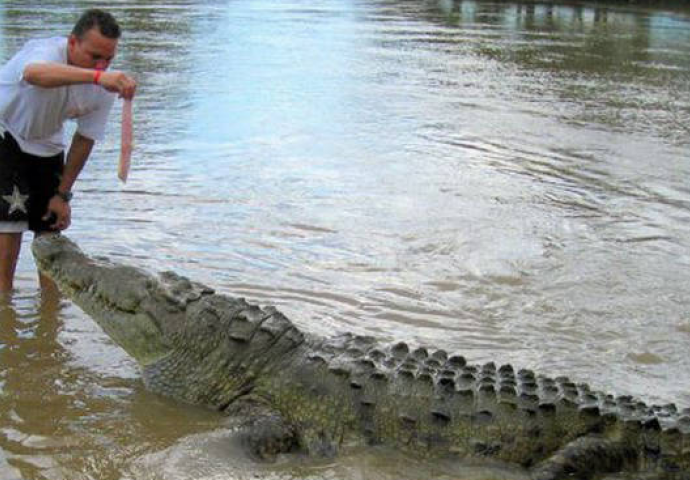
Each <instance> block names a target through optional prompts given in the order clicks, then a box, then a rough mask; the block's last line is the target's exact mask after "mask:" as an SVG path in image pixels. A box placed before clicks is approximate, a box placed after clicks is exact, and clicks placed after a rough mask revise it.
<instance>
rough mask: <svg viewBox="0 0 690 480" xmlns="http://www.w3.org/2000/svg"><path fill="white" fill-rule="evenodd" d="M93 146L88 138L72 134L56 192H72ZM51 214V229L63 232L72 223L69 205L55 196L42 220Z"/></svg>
mask: <svg viewBox="0 0 690 480" xmlns="http://www.w3.org/2000/svg"><path fill="white" fill-rule="evenodd" d="M93 145H94V141H93V140H91V139H90V138H87V137H85V136H83V135H81V134H80V133H79V132H77V133H75V134H74V137H73V138H72V145H71V146H70V149H69V152H68V153H67V161H66V162H65V169H64V171H63V172H62V178H61V179H60V185H59V186H58V192H60V193H66V192H69V191H71V190H72V186H73V185H74V182H76V181H77V177H78V176H79V173H81V171H82V169H83V168H84V165H86V161H87V160H88V159H89V155H90V154H91V150H92V149H93ZM51 213H54V214H55V222H54V223H53V224H52V225H51V228H57V229H58V230H65V229H66V228H67V227H69V225H70V223H71V222H72V209H71V208H70V206H69V203H67V202H66V201H64V200H63V199H62V198H61V197H60V196H59V195H57V194H56V195H55V196H53V198H51V199H50V202H49V203H48V211H47V212H46V214H45V216H44V217H43V219H44V220H48V219H49V218H50V215H51Z"/></svg>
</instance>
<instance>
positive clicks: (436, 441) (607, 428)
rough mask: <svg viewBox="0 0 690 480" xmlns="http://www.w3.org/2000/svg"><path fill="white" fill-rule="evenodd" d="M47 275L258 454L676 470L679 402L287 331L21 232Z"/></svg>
mask: <svg viewBox="0 0 690 480" xmlns="http://www.w3.org/2000/svg"><path fill="white" fill-rule="evenodd" d="M33 252H34V256H35V258H36V261H37V263H38V265H39V268H40V269H41V270H42V271H43V272H44V273H45V274H47V275H49V276H50V277H52V278H53V279H54V280H55V281H56V282H57V284H58V285H59V287H60V289H61V290H62V291H63V292H64V293H65V294H67V295H69V296H70V297H71V298H72V299H73V300H74V302H75V303H76V304H77V305H79V306H80V307H81V308H82V309H83V310H84V311H85V312H86V313H88V314H89V315H91V316H92V317H93V318H94V320H95V321H96V322H98V324H99V325H100V326H101V327H102V328H103V330H104V331H105V332H106V333H107V334H108V335H110V336H111V337H112V338H113V339H114V340H115V341H116V342H117V343H118V344H119V345H120V346H122V348H123V349H124V350H126V351H127V352H128V353H129V354H130V355H132V356H133V357H134V358H135V359H136V360H137V362H138V363H139V364H140V365H141V368H142V376H143V380H144V382H145V384H146V386H147V388H149V389H150V390H152V391H154V392H157V393H159V394H161V395H165V396H167V397H171V398H174V399H177V400H180V401H183V402H187V403H192V404H199V405H206V406H208V407H211V408H214V409H217V410H220V411H224V412H226V413H229V414H233V415H236V416H238V417H240V418H242V419H243V420H242V425H243V429H242V431H243V432H244V435H245V437H246V440H247V444H248V445H249V447H250V448H251V450H252V452H253V453H255V454H256V455H258V456H259V457H262V458H271V457H272V456H273V455H275V454H276V453H279V452H284V451H290V450H293V449H295V448H301V449H302V450H303V451H306V452H308V453H311V454H315V455H334V454H335V453H337V451H338V450H339V449H340V448H342V447H344V446H350V445H372V444H382V445H391V446H394V447H397V448H400V449H404V450H406V451H409V452H410V453H412V454H414V455H417V456H420V457H440V456H443V457H447V456H457V457H458V458H467V457H473V456H474V457H476V456H481V457H489V458H492V459H495V460H500V461H503V462H511V463H514V464H518V465H521V466H524V467H527V468H529V469H530V472H531V474H532V476H533V477H534V478H535V479H538V480H550V479H560V478H564V479H565V478H578V479H585V478H598V477H601V476H603V475H605V474H609V473H619V474H620V475H624V476H625V478H642V477H644V478H664V479H665V478H668V479H674V480H675V479H688V478H690V409H685V410H682V411H679V410H678V409H677V408H676V407H675V406H674V405H664V406H648V405H645V404H644V403H642V402H640V401H638V400H635V399H633V398H631V397H627V396H625V397H623V396H622V397H614V396H611V395H605V394H602V393H598V392H593V391H591V390H590V389H589V387H588V386H587V385H585V384H575V383H573V382H571V381H570V380H568V379H567V378H565V377H558V378H555V379H552V378H548V377H545V376H537V375H535V374H534V373H533V372H532V371H529V370H519V371H517V372H516V371H515V370H514V369H513V367H511V366H510V365H503V366H501V367H498V368H497V367H496V366H495V365H494V364H493V363H489V364H486V365H483V366H478V365H470V364H468V363H467V362H466V361H465V359H464V358H463V357H461V356H459V355H448V354H447V353H446V352H444V351H442V350H435V351H428V350H427V349H425V348H417V349H414V350H411V349H410V348H409V347H408V346H407V345H406V344H404V343H398V344H394V345H388V346H386V345H382V344H380V343H379V342H377V341H376V340H375V339H373V338H370V337H362V336H354V335H351V334H344V335H339V336H335V337H333V338H320V337H317V336H315V335H310V334H308V333H305V332H302V331H300V330H299V329H298V328H297V327H296V326H295V325H294V324H293V323H292V322H291V321H290V320H288V319H287V318H285V317H284V316H283V315H282V314H281V313H280V312H278V311H277V310H275V309H274V308H270V307H269V308H264V309H261V308H259V307H257V306H254V305H250V304H248V303H247V302H245V301H244V300H243V299H237V298H231V297H228V296H225V295H218V294H215V293H213V291H212V290H211V289H209V288H207V287H205V286H203V285H199V284H196V283H193V282H190V281H189V280H187V279H186V278H184V277H180V276H178V275H176V274H174V273H170V272H168V273H163V274H161V275H160V277H158V278H155V277H153V276H151V275H149V274H147V273H144V272H142V271H141V270H138V269H135V268H132V267H126V266H121V265H115V264H111V263H109V262H108V261H106V260H95V259H92V258H89V257H87V256H86V255H84V254H83V253H82V252H81V250H80V249H79V248H78V247H77V246H76V245H75V244H74V243H73V242H71V241H70V240H68V239H67V238H65V237H63V236H59V235H54V236H43V237H40V238H38V239H37V240H35V241H34V245H33Z"/></svg>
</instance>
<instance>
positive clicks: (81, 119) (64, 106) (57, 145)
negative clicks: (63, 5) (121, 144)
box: [0, 37, 115, 157]
mask: <svg viewBox="0 0 690 480" xmlns="http://www.w3.org/2000/svg"><path fill="white" fill-rule="evenodd" d="M41 62H51V63H62V64H67V38H65V37H53V38H47V39H40V40H31V41H29V42H27V43H26V45H24V47H23V48H22V49H21V50H20V51H19V52H17V54H16V55H15V56H14V57H12V58H11V59H10V60H9V61H8V62H7V63H6V64H5V65H4V66H3V67H2V68H0V128H1V129H4V130H7V131H9V132H10V133H11V134H12V136H13V137H14V138H15V139H16V140H17V143H19V146H20V148H21V149H22V151H24V152H26V153H30V154H32V155H37V156H40V157H49V156H53V155H56V154H58V153H60V152H62V151H64V150H65V148H66V145H65V141H64V138H63V137H64V135H63V124H64V122H65V120H69V119H74V120H76V121H77V131H78V132H79V133H80V134H81V135H83V136H85V137H87V138H90V139H92V140H102V139H103V136H104V134H105V125H106V122H107V119H108V114H109V113H110V109H111V108H112V106H113V102H114V101H115V94H113V93H110V92H108V91H107V90H105V89H104V88H102V87H100V86H98V85H92V84H78V85H69V86H65V87H56V88H43V87H37V86H34V85H31V84H29V83H28V82H27V81H25V80H24V78H23V77H24V68H25V67H26V66H27V65H29V64H31V63H41Z"/></svg>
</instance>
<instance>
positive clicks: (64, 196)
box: [55, 190, 72, 203]
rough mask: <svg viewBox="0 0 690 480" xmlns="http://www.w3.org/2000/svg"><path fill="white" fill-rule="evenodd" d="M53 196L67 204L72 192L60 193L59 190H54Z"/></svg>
mask: <svg viewBox="0 0 690 480" xmlns="http://www.w3.org/2000/svg"><path fill="white" fill-rule="evenodd" d="M55 196H56V197H60V198H61V199H62V200H63V201H64V202H65V203H69V201H70V200H72V192H61V191H60V190H56V191H55Z"/></svg>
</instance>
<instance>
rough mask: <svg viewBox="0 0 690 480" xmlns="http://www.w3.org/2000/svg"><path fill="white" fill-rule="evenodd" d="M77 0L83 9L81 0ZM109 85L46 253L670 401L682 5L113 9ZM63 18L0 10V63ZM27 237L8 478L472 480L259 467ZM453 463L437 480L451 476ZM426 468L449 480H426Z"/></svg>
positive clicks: (12, 353) (13, 337) (1, 366)
mask: <svg viewBox="0 0 690 480" xmlns="http://www.w3.org/2000/svg"><path fill="white" fill-rule="evenodd" d="M79 5H80V6H88V5H95V4H94V3H92V2H88V1H87V2H80V4H79ZM110 5H111V9H112V11H113V12H114V13H115V14H116V15H117V17H118V18H119V19H120V20H121V23H122V25H123V27H124V28H125V32H126V33H125V36H124V38H123V40H122V44H121V48H120V52H119V56H118V58H117V59H116V65H115V66H114V68H118V69H123V70H127V71H131V72H133V73H134V74H135V75H136V77H137V79H138V81H139V83H140V88H139V92H138V96H137V98H136V100H135V104H134V108H135V112H134V114H135V151H134V156H133V168H132V171H131V172H130V179H129V181H128V183H127V184H126V185H121V184H120V183H119V182H118V180H117V175H116V173H117V158H118V153H119V144H118V141H119V108H120V106H119V104H118V105H117V106H116V112H115V114H114V115H113V116H112V119H111V120H112V121H111V125H110V129H109V137H108V140H107V141H106V142H104V143H103V144H101V145H99V146H98V147H97V150H96V151H95V152H94V155H93V157H92V159H91V161H90V162H89V164H88V166H87V168H86V170H85V172H84V173H83V174H82V177H81V179H80V181H79V182H78V185H77V189H76V192H75V200H74V202H73V210H74V222H73V226H72V228H71V229H70V230H69V232H68V233H69V235H70V236H71V237H72V238H74V239H76V240H77V241H78V242H79V244H80V245H81V246H82V248H83V249H84V250H86V251H88V252H90V253H92V254H94V255H106V256H109V257H111V258H113V259H116V260H119V261H122V262H125V263H128V264H134V265H138V266H141V267H142V268H145V269H147V270H150V271H160V270H166V269H173V270H175V271H177V272H178V273H182V274H185V275H188V276H190V277H192V278H194V279H195V280H198V281H201V282H204V283H206V284H208V285H211V286H213V287H214V288H216V289H217V290H218V291H220V292H224V293H228V294H231V295H236V296H245V297H247V298H248V299H251V300H253V301H256V302H259V303H261V304H275V305H277V306H278V307H279V308H280V309H281V310H282V311H284V312H285V313H286V314H287V315H288V316H289V317H290V318H291V319H292V320H294V321H295V322H296V323H298V324H299V325H300V326H301V327H302V328H304V329H307V330H310V331H314V332H317V333H320V334H326V335H328V334H332V333H333V332H340V331H346V330H349V331H355V332H357V333H368V334H373V335H376V336H378V337H380V338H382V339H384V340H392V339H403V340H406V341H409V342H411V343H414V344H421V345H429V346H432V345H433V346H436V347H442V348H445V349H448V350H452V351H457V352H460V353H463V354H464V355H466V356H467V357H468V358H469V359H471V360H472V361H475V362H484V361H489V360H493V361H495V362H496V363H499V364H500V363H507V362H511V363H514V364H515V365H517V366H521V367H529V368H534V369H536V370H539V371H541V372H545V373H547V374H550V375H560V374H566V375H568V376H570V377H572V378H573V379H575V380H577V381H585V382H588V383H590V384H591V385H593V386H594V387H596V388H601V389H605V390H607V391H611V392H615V393H626V394H632V395H635V396H639V397H641V398H643V399H644V400H646V401H653V402H661V403H666V402H677V403H678V404H679V405H682V406H690V391H689V390H688V385H690V368H689V367H690V361H689V360H688V356H687V351H688V348H689V347H690V299H689V298H688V295H687V285H688V283H689V280H690V279H689V277H690V273H688V272H690V269H689V268H688V267H689V266H690V248H689V247H690V236H689V235H688V233H689V229H690V227H689V225H690V222H688V220H689V219H690V189H689V188H688V186H687V177H688V174H689V173H690V163H689V162H688V160H690V157H689V155H688V147H689V146H690V127H688V125H690V103H689V102H690V101H689V100H688V98H690V81H689V80H688V79H689V78H690V16H689V15H688V14H689V13H690V12H688V11H685V12H683V11H662V10H658V9H657V10H654V9H645V8H641V7H635V8H632V7H616V8H614V7H610V8H608V9H604V8H601V9H593V8H591V7H574V6H569V5H555V4H553V5H552V4H546V3H544V4H541V3H537V4H518V3H509V2H501V3H492V2H473V1H464V2H452V1H446V0H442V1H440V2H436V1H426V2H425V1H421V0H415V1H405V0H402V1H401V0H397V1H374V0H316V1H309V2H306V1H301V0H289V1H280V2H278V1H272V0H248V1H243V2H229V1H224V0H205V1H201V2H191V1H184V0H179V1H170V0H166V1H149V2H146V4H145V5H140V4H139V3H138V2H134V1H130V0H116V1H113V2H110ZM75 8H76V7H72V6H68V5H65V4H63V3H62V2H57V1H56V0H52V1H44V2H40V4H39V3H38V2H29V1H19V0H9V1H7V0H6V1H4V2H3V3H2V4H1V5H0V60H5V59H7V58H8V57H9V56H10V55H11V54H12V52H14V51H15V50H16V49H17V48H18V47H19V46H20V45H21V44H22V43H23V42H24V41H26V40H27V39H28V38H31V37H34V36H49V35H55V34H63V33H65V32H67V31H69V29H70V28H71V25H72V23H73V21H74V17H75V15H76V13H77V10H76V9H75ZM29 240H30V237H29V236H27V237H26V239H25V245H24V252H23V255H22V258H21V261H20V265H19V271H18V278H17V287H18V291H17V293H16V294H15V295H14V297H13V298H12V300H11V301H10V303H9V304H8V305H5V306H3V307H0V322H1V323H0V325H1V328H0V336H1V337H0V386H1V390H0V477H1V478H3V479H5V478H7V479H16V478H23V479H51V480H52V479H91V478H93V479H128V480H129V479H132V480H139V479H175V480H179V479H190V480H192V479H193V480H201V479H216V478H254V477H255V476H258V477H259V478H301V479H303V478H310V479H311V478H314V479H316V478H327V479H328V478H339V479H340V478H346V479H358V478H367V479H372V478H373V479H388V478H391V479H392V478H396V479H397V478H409V479H422V478H424V479H426V478H431V477H434V478H457V477H461V478H473V477H494V478H496V477H501V478H503V477H505V478H513V477H515V476H517V477H519V476H520V475H521V473H520V472H512V471H510V472H508V471H503V470H500V469H498V470H492V471H491V473H476V471H475V470H473V468H474V467H473V466H464V467H459V466H447V467H448V469H445V466H443V467H441V466H436V465H434V466H432V465H427V464H424V463H422V464H417V463H416V462H414V461H412V460H410V459H403V458H400V456H399V455H397V454H395V453H394V452H379V451H376V452H369V451H361V452H351V453H348V454H346V455H344V456H343V457H341V458H339V459H337V460H336V461H333V462H320V461H310V460H306V459H287V460H285V461H284V462H283V463H281V464H279V465H275V466H259V465H255V464H253V463H251V462H250V461H249V460H247V459H245V458H243V457H242V453H241V452H239V451H237V449H236V448H234V447H233V443H232V439H231V435H230V434H229V433H228V431H227V429H226V428H225V427H224V425H225V424H224V420H223V419H222V418H218V417H217V416H216V415H214V414H212V413H210V412H206V411H203V410H198V409H195V408H190V407H186V406H181V405H178V404H175V403H172V402H169V401H167V400H165V399H161V398H158V397H156V396H154V395H151V394H149V393H147V392H146V391H144V390H143V388H142V385H141V382H140V381H139V377H138V371H137V368H136V365H134V363H133V362H132V361H131V360H130V359H129V358H127V356H126V355H125V354H124V353H123V352H122V351H121V350H120V349H119V348H117V347H116V346H114V345H113V344H112V343H111V342H110V341H109V339H108V338H107V337H105V335H104V334H103V333H102V332H101V331H100V330H99V329H98V327H97V326H96V325H95V324H94V323H93V322H92V321H91V320H90V319H89V318H88V317H87V316H86V315H84V314H83V313H82V312H81V311H80V310H79V309H78V308H77V307H75V306H73V305H72V304H71V303H70V302H69V301H68V300H65V299H59V298H55V297H54V296H52V295H50V294H49V293H44V294H41V292H40V291H39V289H38V287H37V281H36V274H35V270H34V266H33V262H32V259H31V255H30V252H29V248H28V247H29V244H28V241H29ZM457 468H461V470H456V469H457ZM444 475H445V476H446V477H444Z"/></svg>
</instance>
